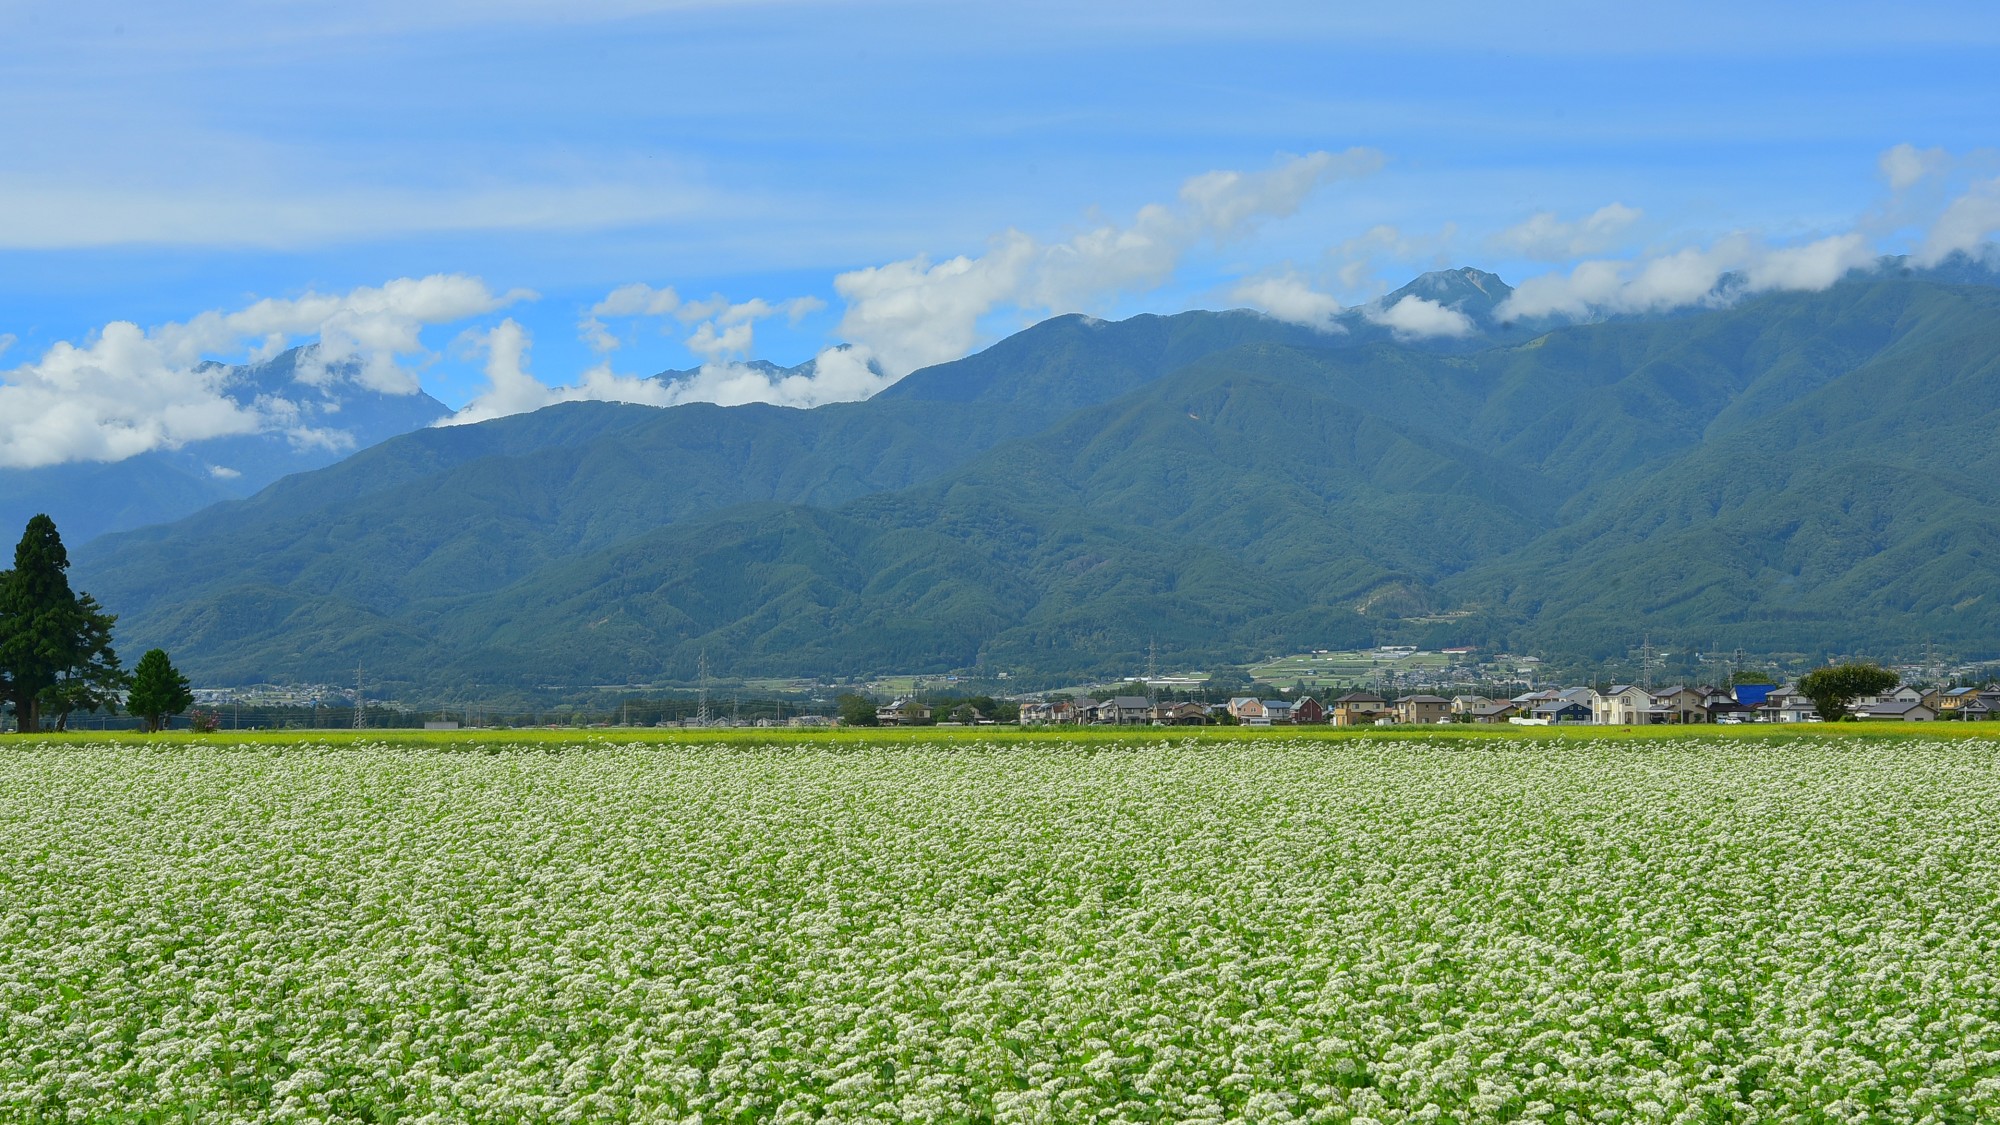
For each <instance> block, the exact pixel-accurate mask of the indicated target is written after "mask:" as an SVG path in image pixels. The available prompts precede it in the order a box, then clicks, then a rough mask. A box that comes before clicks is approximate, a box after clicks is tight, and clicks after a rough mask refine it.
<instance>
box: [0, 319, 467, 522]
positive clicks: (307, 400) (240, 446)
mask: <svg viewBox="0 0 2000 1125" xmlns="http://www.w3.org/2000/svg"><path fill="white" fill-rule="evenodd" d="M306 351H307V349H305V348H293V349H291V350H289V351H286V352H283V353H281V354H279V355H277V356H274V357H272V358H271V359H268V360H264V361H262V362H259V363H251V364H237V365H225V364H220V363H208V364H204V365H203V366H202V367H201V368H200V369H198V372H197V373H198V374H200V375H205V376H208V377H209V379H210V380H211V383H212V385H213V386H214V387H215V388H216V390H217V392H218V393H219V394H220V395H221V396H222V397H223V398H226V399H228V400H229V401H231V402H233V403H235V404H236V405H237V406H239V407H242V408H245V409H246V410H249V409H256V408H258V407H259V406H260V404H261V405H263V406H266V407H268V406H270V405H271V404H274V403H278V402H282V403H284V404H285V410H284V412H283V414H284V417H285V420H286V422H287V424H286V425H285V426H284V427H283V428H282V429H271V430H265V431H262V432H257V433H248V434H233V435H229V436H226V437H215V438H209V439H206V440H203V441H196V442H191V443H189V444H186V445H183V446H180V447H177V448H162V449H156V450H152V451H150V452H147V453H141V454H139V455H138V456H135V457H128V458H126V459H125V460H122V461H111V462H99V461H72V462H67V463H63V464H56V465H43V466H38V467H35V468H0V527H9V528H11V527H20V526H22V525H24V524H26V523H27V522H28V519H29V517H31V516H33V515H35V514H36V513H38V512H46V513H48V514H49V515H51V516H53V517H54V518H55V520H56V524H57V526H59V527H60V528H62V531H63V534H64V535H66V536H68V537H69V539H70V540H72V541H74V542H82V541H84V540H86V539H91V538H95V537H96V536H98V535H102V534H104V533H106V532H111V531H123V530H126V529H128V528H134V527H142V526H145V525H147V524H156V523H165V522H167V521H169V520H176V519H179V518H181V517H182V516H186V515H190V514H192V513H194V512H197V511H199V510H201V509H202V508H205V507H207V506H209V505H210V504H214V503H218V502H220V501H223V500H233V499H238V498H241V497H245V496H250V495H254V494H255V493H256V492H258V491H259V490H261V489H262V488H264V487H265V486H266V485H269V484H270V483H272V482H273V481H276V480H278V479H279V478H281V477H285V476H288V475H290V474H292V473H298V472H305V471H308V470H311V469H318V468H322V467H324V466H327V465H331V464H334V463H335V462H337V461H339V460H341V459H342V458H344V457H346V456H347V455H348V454H350V453H352V452H354V451H355V450H357V449H365V448H367V447H368V446H371V445H374V444H376V443H378V442H381V441H384V440H386V439H388V438H392V437H395V436H397V435H399V434H405V433H408V432H410V431H411V430H414V429H418V428H420V427H423V426H428V425H430V424H431V423H433V422H435V421H437V420H438V419H440V418H443V417H445V416H446V415H448V414H450V413H451V411H450V409H449V408H447V407H446V406H445V405H444V404H443V403H441V402H439V401H438V400H436V399H434V398H432V397H431V396H429V395H427V394H424V393H423V392H421V391H418V392H416V393H414V394H390V393H386V392H383V391H380V390H376V389H372V388H369V387H365V386H362V385H360V384H359V383H358V382H356V381H354V380H352V379H351V378H348V376H349V375H350V374H351V372H350V371H349V370H348V369H347V365H342V364H334V365H331V367H332V369H331V370H329V371H325V372H315V373H314V374H313V375H311V376H310V377H302V373H301V368H300V360H301V359H302V358H304V357H305V354H306Z"/></svg>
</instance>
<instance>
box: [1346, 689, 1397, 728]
mask: <svg viewBox="0 0 2000 1125" xmlns="http://www.w3.org/2000/svg"><path fill="white" fill-rule="evenodd" d="M1395 716H1396V711H1395V709H1394V708H1393V707H1390V706H1389V701H1388V700H1386V699H1384V698H1382V697H1381V696H1379V695H1376V694H1375V693H1373V692H1367V691H1351V692H1348V693H1347V694H1346V695H1343V696H1341V697H1340V698H1339V699H1336V700H1334V701H1333V718H1332V719H1331V722H1332V723H1333V725H1334V726H1337V727H1366V726H1374V725H1375V724H1376V723H1377V722H1379V721H1381V720H1383V719H1393V718H1395Z"/></svg>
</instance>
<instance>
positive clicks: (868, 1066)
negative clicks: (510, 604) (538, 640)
mask: <svg viewBox="0 0 2000 1125" xmlns="http://www.w3.org/2000/svg"><path fill="white" fill-rule="evenodd" d="M1926 726H1929V728H1930V729H1928V730H1925V731H1923V732H1921V734H1919V733H1916V732H1905V731H1896V732H1894V733H1893V735H1892V734H1888V733H1886V732H1880V731H1879V729H1873V728H1871V729H1869V730H1866V731H1861V732H1855V731H1852V729H1851V728H1843V729H1841V730H1838V731H1829V730H1828V729H1826V728H1816V729H1811V730H1805V731H1799V732H1796V733H1793V732H1783V733H1778V734H1773V733H1771V732H1754V731H1753V732H1741V731H1731V732H1728V733H1727V734H1720V733H1719V732H1718V733H1717V734H1710V735H1706V736H1704V737H1686V736H1685V735H1669V734H1654V733H1653V732H1646V733H1645V734H1644V735H1643V736H1635V737H1629V738H1623V739H1605V738H1601V737H1599V738H1588V737H1581V736H1578V735H1576V734H1572V733H1568V732H1564V733H1546V732H1537V733H1536V734H1535V735H1533V736H1527V735H1521V736H1499V735H1486V736H1482V737H1470V736H1462V737H1455V738H1443V737H1438V736H1437V735H1436V734H1434V733H1431V732H1410V733H1409V734H1408V736H1406V737H1380V736H1374V735H1370V736H1353V735H1343V736H1337V737H1336V736H1331V735H1328V736H1319V737H1299V736H1291V735H1288V734H1280V735H1273V734H1271V733H1270V732H1261V733H1259V734H1256V735H1250V734H1248V733H1246V732H1235V731H1231V732H1222V733H1217V734H1213V735H1206V734H1205V735H1204V736H1203V737H1199V738H1185V739H1183V738H1180V737H1179V736H1178V735H1177V734H1176V735H1175V736H1173V737H1172V738H1167V737H1162V736H1160V735H1158V734H1150V733H1149V732H1141V733H1137V734H1134V733H1132V732H1123V733H1121V734H1118V735H1116V736H1111V735H1105V734H1100V733H1098V732H1089V733H1090V735H1091V736H1090V737H1082V736H1078V737H1070V738H1051V737H1046V736H1041V735H1018V734H1017V735H1014V736H1012V737H994V736H987V737H983V738H981V737H969V736H964V735H959V736H946V735H945V734H944V733H943V732H910V735H909V736H902V732H895V733H893V734H891V733H883V732H878V733H872V734H867V735H856V736H845V735H843V736H840V737H827V736H824V735H821V736H818V737H811V738H808V737H802V736H799V737H792V738H786V739H774V738H772V737H771V734H770V733H769V732H755V737H751V733H752V732H740V733H739V734H738V736H737V737H735V738H733V739H731V740H726V741H725V740H720V739H717V738H715V737H714V736H712V735H710V736H708V737H706V738H702V737H700V735H699V734H698V733H696V732H688V733H681V732H676V733H675V735H674V736H673V737H665V736H659V737H649V738H647V739H645V740H636V739H635V740H625V739H624V738H623V737H622V735H621V736H615V737H610V738H607V737H602V736H600V737H596V738H591V739H586V738H583V737H582V736H578V735H574V734H572V735H568V736H565V737H557V736H553V735H548V734H543V733H540V732H538V733H537V734H535V735H532V736H512V735H486V736H480V735H466V734H461V735H453V736H448V737H443V736H420V735H411V736H403V737H400V738H399V739H398V740H397V741H395V742H389V741H383V740H381V739H373V738H365V737H360V738H353V739H329V738H324V737H321V738H317V739H313V738H302V737H297V736H291V737H275V736H274V737H266V738H260V739H235V738H230V739H216V738H214V737H213V736H211V737H210V738H208V739H201V738H193V737H181V738H173V739H158V740H152V741H147V740H139V739H126V740H122V741H118V740H91V739H84V738H74V737H73V738H69V739H60V740H58V739H48V740H34V739H24V738H17V737H10V738H6V739H0V1120H7V1121H24V1122H33V1121H78V1122H97V1121H176V1122H178V1121H217V1122H220V1121H258V1120H269V1121H290V1120H360V1121H406V1122H416V1121H424V1122H452V1121H480V1122H488V1121H498V1122H517V1121H518V1122H529V1121H561V1120H572V1121H680V1120H688V1119H694V1118H699V1119H702V1120H743V1121H751V1120H756V1121H764V1120H778V1121H783V1120H797V1121H805V1120H815V1119H823V1120H841V1121H853V1120H922V1121H951V1120H968V1121H970V1120H992V1121H1023V1122H1025V1121H1076V1120H1084V1119H1097V1120H1176V1121H1181V1120H1214V1121H1219V1120H1225V1119H1227V1120H1234V1119H1250V1120H1262V1121H1357V1122H1358V1121H1375V1122H1401V1121H1463V1122H1470V1121H1508V1120H1540V1121H1578V1122H1581V1121H1659V1122H1672V1121H1751V1120H1756V1121H1814V1122H1819V1121H1854V1122H1860V1121H1871V1122H1872V1121H1910V1122H1916V1121H1937V1122H1952V1121H1966V1122H1972V1121H1982V1120H1992V1119H1995V1118H1996V1117H2000V926H1996V925H1995V924H1994V923H1993V918H1994V917H1995V916H1996V915H2000V846H1997V845H2000V741H1995V740H1992V739H1987V738H1979V737H1963V736H1961V737H1952V738H1945V737H1940V735H1941V734H1944V733H1949V734H1954V735H1962V732H1961V731H1948V732H1944V731H1940V730H1939V728H1937V727H1935V726H1930V725H1928V724H1926Z"/></svg>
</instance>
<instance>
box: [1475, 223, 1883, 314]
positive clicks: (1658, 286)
mask: <svg viewBox="0 0 2000 1125" xmlns="http://www.w3.org/2000/svg"><path fill="white" fill-rule="evenodd" d="M1874 260H1875V252H1874V251H1873V250H1872V249H1871V248H1870V247H1869V245H1868V242H1867V240H1866V239H1865V238H1864V237H1863V236H1861V235H1860V234H1858V233H1853V232H1849V233H1846V234H1837V235H1832V236H1829V237H1826V238H1822V239H1819V240H1818V241H1815V242H1810V243H1807V244H1805V245H1802V246H1790V247H1775V246H1771V245H1769V244H1768V243H1765V242H1763V241H1761V240H1759V239H1757V238H1755V237H1754V236H1752V235H1749V234H1733V235H1730V236H1729V237H1727V238H1724V239H1721V240H1719V241H1717V242H1716V243H1714V244H1713V245H1711V246H1706V247H1700V246H1690V247H1686V248H1684V249H1681V250H1676V251H1673V252H1672V253H1666V254H1659V255H1655V256H1653V257H1649V258H1643V259H1639V260H1636V261H1617V260H1601V259H1600V260H1593V261H1586V262H1582V263H1579V264H1578V265H1577V266H1576V268H1574V269H1572V270H1571V271H1570V272H1569V273H1567V274H1560V273H1553V274H1544V275H1542V276H1540V277H1531V278H1528V279H1527V280H1525V281H1523V282H1521V284H1520V285H1518V286H1516V287H1515V289H1514V293H1513V295H1512V296H1510V297H1508V298H1507V300H1506V301H1504V302H1502V304H1501V305H1500V307H1499V308H1498V309H1496V310H1495V314H1496V315H1497V316H1499V317H1500V318H1501V319H1503V320H1512V319H1533V318H1537V317H1543V316H1564V317H1588V316H1593V315H1599V314H1605V313H1646V312H1662V311H1665V310H1668V309H1675V308H1682V307H1685V306H1688V305H1720V304H1725V303H1727V302H1729V301H1731V300H1734V299H1736V298H1737V297H1740V296H1743V295H1745V294H1749V293H1759V292H1765V291H1768V290H1773V289H1807V290H1818V289H1825V288H1826V287H1827V286H1829V285H1832V284H1833V283H1834V282H1836V281H1838V280H1840V279H1841V278H1842V277H1843V276H1845V275H1846V274H1847V273H1849V272H1850V271H1852V270H1856V269H1864V268H1866V267H1868V266H1869V265H1871V264H1872V263H1873V262H1874ZM1730 274H1736V275H1739V279H1738V280H1737V281H1736V282H1735V283H1734V284H1731V285H1726V286H1725V285H1724V284H1723V282H1724V279H1725V277H1727V276H1728V275H1730Z"/></svg>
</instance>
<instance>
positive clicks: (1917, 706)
mask: <svg viewBox="0 0 2000 1125" xmlns="http://www.w3.org/2000/svg"><path fill="white" fill-rule="evenodd" d="M1854 717H1855V718H1857V719H1862V720H1868V719H1881V720H1888V721H1891V722H1904V723H1928V722H1931V721H1933V720H1935V719H1936V718H1937V717H1938V713H1937V712H1936V711H1934V710H1932V709H1931V708H1929V707H1926V706H1924V705H1923V704H1922V703H1913V702H1911V701H1909V700H1907V699H1882V700H1878V701H1876V702H1874V703H1864V704H1862V705H1861V706H1859V707H1856V708H1855V709H1854Z"/></svg>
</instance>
